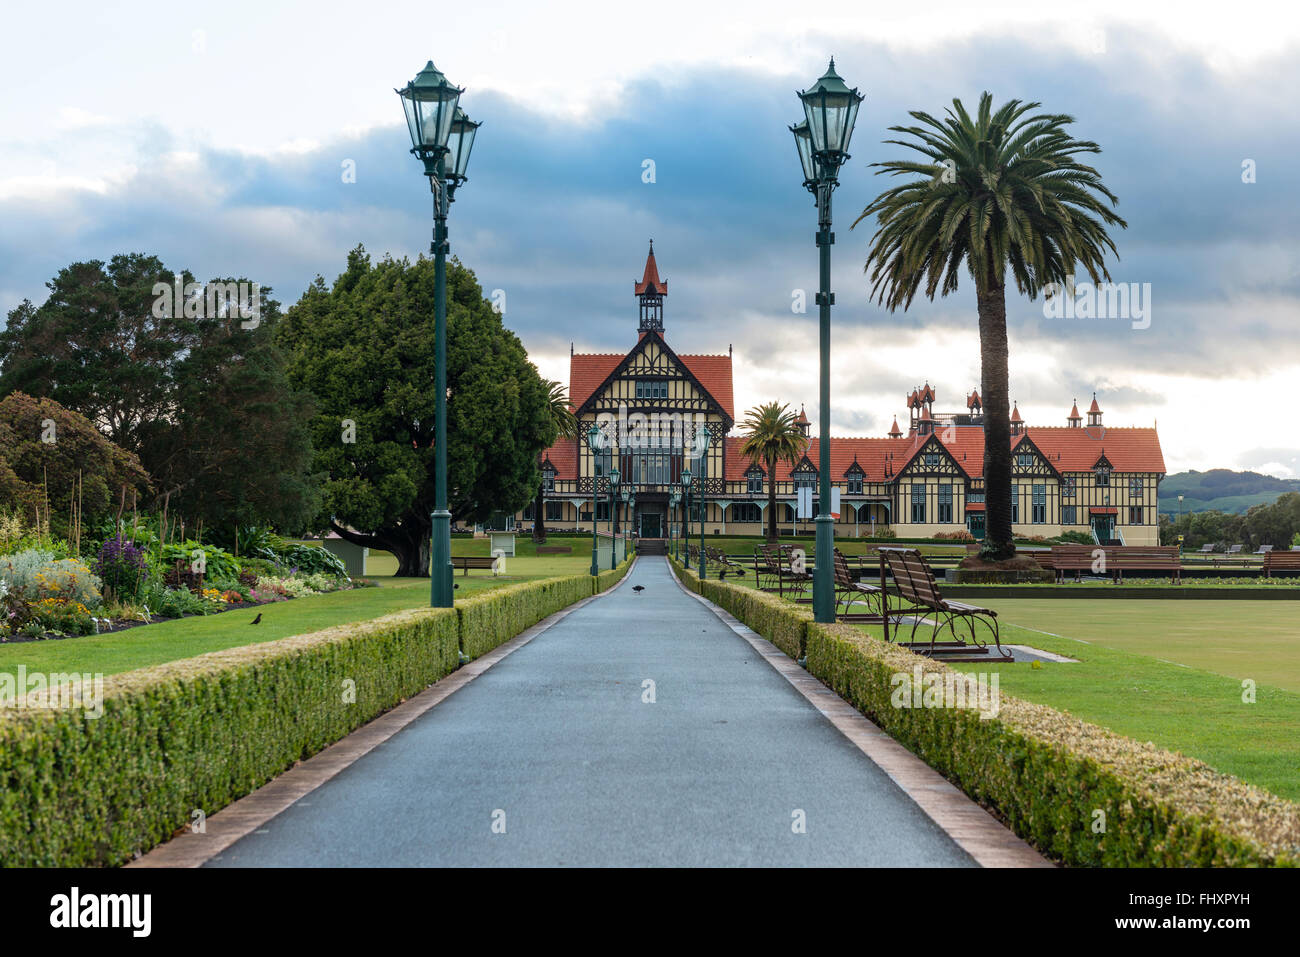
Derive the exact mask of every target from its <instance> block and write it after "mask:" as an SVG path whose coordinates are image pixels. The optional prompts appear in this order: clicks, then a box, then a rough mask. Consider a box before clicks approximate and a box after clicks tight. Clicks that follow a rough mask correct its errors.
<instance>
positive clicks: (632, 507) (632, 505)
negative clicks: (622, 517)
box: [623, 489, 636, 558]
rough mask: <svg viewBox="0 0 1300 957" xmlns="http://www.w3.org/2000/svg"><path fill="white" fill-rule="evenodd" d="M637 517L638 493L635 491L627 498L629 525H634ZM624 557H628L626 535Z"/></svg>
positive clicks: (625, 537)
mask: <svg viewBox="0 0 1300 957" xmlns="http://www.w3.org/2000/svg"><path fill="white" fill-rule="evenodd" d="M623 491H624V492H626V491H627V489H624V490H623ZM635 515H636V492H635V491H633V492H632V493H630V494H629V495H628V497H627V521H628V524H629V525H631V524H632V523H633V518H634V516H635ZM623 557H624V558H626V557H627V536H626V535H624V536H623Z"/></svg>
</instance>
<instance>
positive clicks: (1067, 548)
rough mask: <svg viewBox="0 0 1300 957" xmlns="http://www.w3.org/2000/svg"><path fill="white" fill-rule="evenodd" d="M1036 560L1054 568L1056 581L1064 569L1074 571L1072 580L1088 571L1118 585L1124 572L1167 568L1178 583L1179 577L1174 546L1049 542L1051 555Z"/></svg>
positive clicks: (1181, 577)
mask: <svg viewBox="0 0 1300 957" xmlns="http://www.w3.org/2000/svg"><path fill="white" fill-rule="evenodd" d="M1038 562H1039V564H1040V565H1042V566H1043V567H1044V568H1051V569H1052V570H1053V571H1055V572H1056V580H1057V581H1058V582H1059V581H1064V580H1065V573H1066V572H1074V577H1075V579H1076V580H1078V579H1081V578H1082V577H1083V573H1084V572H1090V573H1091V574H1094V575H1108V576H1110V578H1111V579H1113V580H1114V581H1115V582H1116V583H1117V584H1118V583H1119V582H1122V581H1123V580H1124V573H1125V572H1126V571H1127V572H1137V571H1143V572H1154V571H1167V572H1171V573H1172V575H1173V579H1174V582H1176V583H1180V584H1181V582H1182V580H1183V566H1182V560H1181V559H1180V558H1179V556H1178V546H1177V545H1053V546H1052V551H1051V555H1050V556H1043V557H1040V558H1039V559H1038ZM1049 563H1050V564H1049Z"/></svg>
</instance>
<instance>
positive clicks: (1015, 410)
mask: <svg viewBox="0 0 1300 957" xmlns="http://www.w3.org/2000/svg"><path fill="white" fill-rule="evenodd" d="M1011 421H1012V422H1023V421H1025V420H1024V419H1022V418H1021V417H1020V406H1019V405H1018V404H1016V403H1015V402H1012V403H1011Z"/></svg>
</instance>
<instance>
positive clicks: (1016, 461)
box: [520, 244, 1165, 545]
mask: <svg viewBox="0 0 1300 957" xmlns="http://www.w3.org/2000/svg"><path fill="white" fill-rule="evenodd" d="M667 292H668V284H667V282H665V281H663V280H662V279H661V278H660V276H659V271H658V266H657V264H656V262H655V256H654V246H653V244H652V245H651V247H650V253H649V255H648V257H647V259H646V264H645V269H644V272H643V275H642V278H641V281H639V282H637V283H635V284H634V293H635V294H636V296H637V299H638V302H639V312H640V324H639V327H638V337H637V342H636V345H635V346H633V348H632V349H631V351H629V352H627V353H626V354H623V355H620V354H581V353H571V355H570V360H569V363H570V364H569V399H570V402H571V404H572V406H573V408H574V410H575V413H576V415H577V417H578V419H579V422H580V424H581V435H582V437H581V438H579V439H577V440H573V439H569V440H563V441H561V442H559V443H557V444H556V445H555V446H554V447H552V448H551V449H549V450H547V451H546V452H545V453H544V454H543V456H542V474H543V487H544V489H545V495H544V500H545V508H546V523H547V525H548V527H550V528H554V529H583V530H588V531H589V530H590V529H591V522H592V489H593V483H594V485H595V488H596V506H595V519H596V522H597V524H598V526H599V527H601V528H610V527H612V524H613V522H614V521H617V522H618V523H619V525H620V527H621V528H622V529H624V530H630V531H633V532H636V533H637V534H639V535H641V536H643V537H646V538H660V537H665V536H667V535H669V534H672V533H673V531H674V529H675V528H676V527H677V525H678V523H680V521H681V519H682V514H681V510H680V509H674V508H673V507H672V506H671V497H672V492H673V491H674V489H675V488H677V487H679V483H680V481H681V475H682V471H683V469H684V468H689V469H690V470H691V472H692V474H693V476H695V477H698V478H699V479H701V481H698V482H695V483H694V488H695V490H696V492H695V496H696V499H697V501H696V503H693V504H695V505H696V506H698V498H699V492H700V490H701V489H702V491H703V497H704V503H703V507H704V521H705V530H706V534H707V535H715V534H716V535H722V534H727V533H731V534H742V535H757V534H761V533H762V532H763V530H764V528H765V524H766V514H765V513H766V510H767V508H768V483H769V482H774V483H775V485H776V498H777V505H776V508H777V510H778V514H777V524H778V527H779V528H780V529H781V530H782V532H783V533H786V534H789V533H801V532H802V533H811V532H812V530H813V523H812V521H811V518H803V517H799V516H798V515H797V510H796V503H797V501H798V497H799V488H800V487H801V486H804V485H807V486H811V487H812V488H813V489H814V490H815V489H816V488H817V482H818V472H817V464H818V462H819V461H820V450H819V448H818V446H819V442H818V440H817V439H816V438H813V437H810V438H809V440H808V446H807V449H806V451H805V454H804V455H803V456H802V457H801V458H800V459H799V461H798V462H796V463H794V464H793V465H791V464H788V463H781V464H779V465H778V466H777V467H776V470H775V474H774V475H770V476H769V475H768V474H767V472H766V469H765V468H764V466H763V465H762V463H756V462H752V461H750V460H748V459H747V458H745V457H744V456H742V455H741V454H740V447H741V445H742V444H743V441H744V439H743V437H742V436H741V435H739V434H734V435H733V434H732V433H733V432H734V431H736V429H735V426H736V412H735V408H734V405H733V394H732V357H731V354H730V349H728V352H727V354H726V355H682V354H678V353H676V352H675V351H674V350H673V349H672V347H671V346H670V345H669V343H668V342H667V340H666V338H665V334H664V323H663V300H664V297H665V296H666V295H667ZM935 399H936V396H935V391H934V389H933V388H932V387H931V386H930V385H929V384H926V385H925V386H924V387H922V388H919V389H916V390H915V391H913V392H912V393H911V394H910V395H909V396H907V398H906V402H907V407H908V414H909V419H908V428H907V431H906V432H904V431H903V430H902V429H901V428H900V427H899V425H898V420H897V419H895V420H894V423H893V427H892V428H891V429H890V431H889V434H888V435H887V436H885V437H882V438H833V439H831V455H830V459H831V471H832V475H831V482H832V485H833V486H834V487H835V488H836V489H838V492H839V502H840V508H839V512H838V514H837V515H836V519H835V521H836V526H835V534H836V537H858V536H864V535H871V534H876V533H879V532H881V531H883V530H884V529H885V528H887V527H888V528H892V529H893V532H894V534H896V535H899V536H903V537H929V536H934V535H939V534H951V533H953V532H956V531H960V530H962V529H966V530H968V531H969V532H970V533H971V534H972V535H974V536H975V537H976V538H982V537H983V535H984V507H985V501H984V478H983V473H984V428H983V409H982V404H981V401H980V397H979V393H978V391H975V392H972V393H971V394H970V396H969V397H968V398H967V403H966V407H967V408H966V412H965V413H960V414H945V413H940V414H936V413H935V412H934V409H933V406H934V402H935ZM797 422H798V424H799V426H800V428H801V429H803V430H804V433H805V434H808V428H809V422H808V418H807V416H806V415H805V414H804V412H803V410H802V409H801V410H800V414H799V418H798V420H797ZM593 423H594V424H596V425H597V426H598V427H599V428H600V430H601V434H602V436H603V438H604V441H603V443H602V447H601V448H600V449H599V450H598V451H597V452H595V453H593V452H592V451H591V449H590V448H589V447H588V442H587V439H586V434H587V431H588V429H589V428H590V427H591V425H592V424H593ZM704 429H707V430H708V433H709V436H710V441H709V442H708V444H707V451H705V452H704V453H703V454H698V453H699V452H700V450H701V449H702V448H703V446H704V443H703V442H702V433H703V430H704ZM1011 431H1012V435H1011V445H1012V488H1013V493H1012V526H1013V531H1014V533H1015V534H1016V535H1017V536H1021V537H1039V536H1041V537H1052V536H1055V535H1059V534H1061V533H1062V532H1064V531H1067V530H1074V531H1079V532H1083V533H1085V534H1089V535H1091V536H1094V537H1096V538H1097V539H1100V540H1112V541H1121V542H1124V543H1126V544H1132V545H1152V544H1158V540H1159V536H1158V532H1157V523H1158V517H1157V514H1156V494H1157V488H1158V486H1159V483H1160V480H1161V479H1162V478H1163V477H1164V474H1165V465H1164V458H1163V455H1162V453H1161V450H1160V440H1159V438H1158V436H1157V434H1156V430H1155V429H1154V428H1108V427H1106V426H1105V425H1103V423H1102V410H1101V407H1100V405H1099V404H1098V402H1097V399H1096V396H1095V395H1094V397H1093V402H1092V406H1091V408H1090V409H1089V412H1088V417H1087V424H1086V425H1085V424H1084V420H1083V417H1082V416H1081V415H1080V414H1079V410H1078V405H1077V403H1076V404H1075V406H1074V407H1073V408H1072V409H1071V410H1070V413H1069V415H1068V416H1066V424H1065V425H1063V426H1059V427H1056V426H1030V425H1028V424H1027V423H1026V422H1025V421H1024V420H1023V418H1022V416H1021V414H1020V411H1019V409H1018V408H1017V409H1015V410H1013V412H1012V416H1011ZM614 469H617V471H618V473H619V477H620V484H621V488H626V489H628V490H629V491H632V492H634V493H635V496H636V501H635V505H634V506H633V507H631V508H628V507H626V506H623V505H622V504H621V502H620V503H618V505H617V507H616V508H615V510H614V512H612V513H611V511H610V496H609V476H610V474H611V471H612V470H614ZM815 496H816V493H815V491H814V498H815ZM620 498H621V496H620ZM815 513H816V507H815V506H814V514H815ZM520 518H521V519H522V521H523V522H525V523H528V522H529V521H531V519H532V518H533V515H532V508H531V506H530V507H529V508H528V509H525V510H524V512H523V513H522V514H521V516H520ZM691 520H692V522H696V523H698V521H699V512H698V508H697V507H695V508H692V514H691ZM697 528H698V525H697Z"/></svg>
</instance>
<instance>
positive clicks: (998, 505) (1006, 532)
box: [978, 279, 1016, 561]
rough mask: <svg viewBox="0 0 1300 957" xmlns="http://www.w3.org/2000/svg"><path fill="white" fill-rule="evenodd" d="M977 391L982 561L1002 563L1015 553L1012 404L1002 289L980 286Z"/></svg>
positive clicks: (987, 284)
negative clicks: (980, 392) (981, 405)
mask: <svg viewBox="0 0 1300 957" xmlns="http://www.w3.org/2000/svg"><path fill="white" fill-rule="evenodd" d="M978 296H979V324H980V379H981V382H980V385H981V386H982V388H983V396H984V514H985V522H986V524H985V537H984V547H983V548H982V549H980V555H981V556H982V557H983V558H986V559H989V560H992V561H1000V560H1003V559H1007V558H1011V557H1012V556H1014V555H1015V553H1016V546H1015V542H1014V541H1013V539H1012V535H1011V402H1010V400H1009V397H1008V391H1009V387H1008V381H1007V379H1008V377H1007V299H1006V288H1005V287H1004V286H1002V285H1000V284H998V283H996V282H995V281H993V280H991V279H986V280H985V281H984V282H983V283H981V284H980V289H979V291H978Z"/></svg>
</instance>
